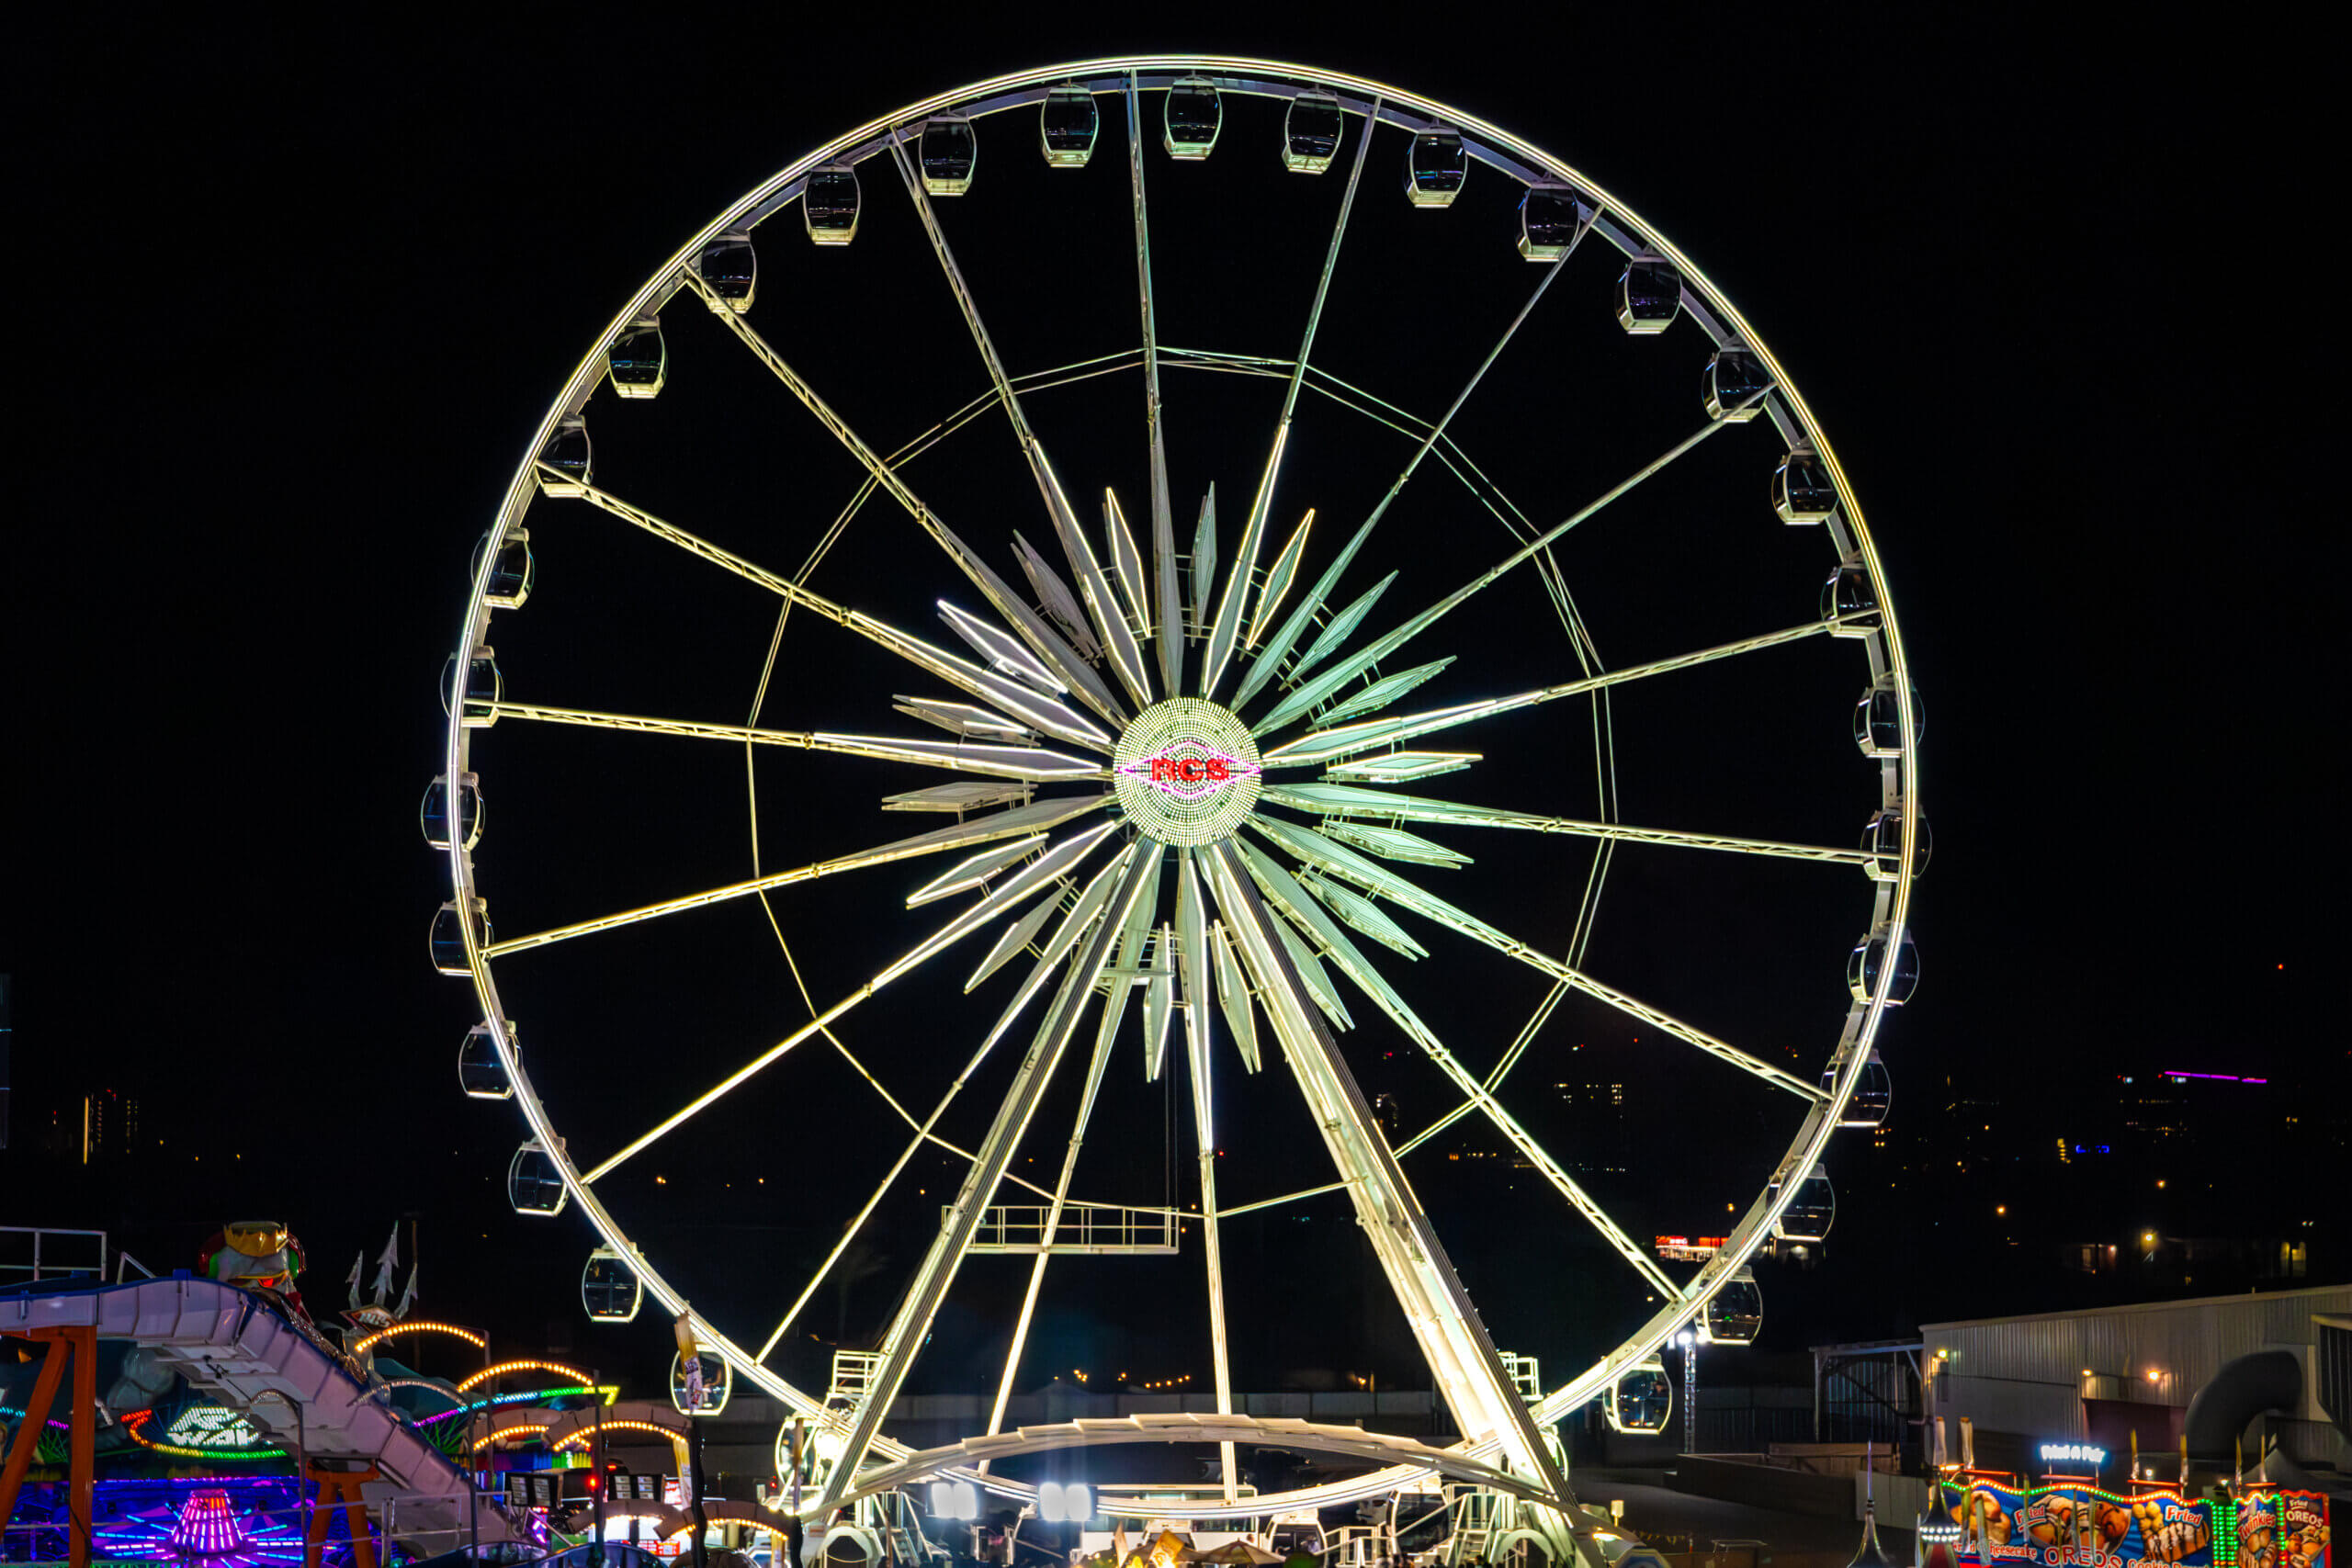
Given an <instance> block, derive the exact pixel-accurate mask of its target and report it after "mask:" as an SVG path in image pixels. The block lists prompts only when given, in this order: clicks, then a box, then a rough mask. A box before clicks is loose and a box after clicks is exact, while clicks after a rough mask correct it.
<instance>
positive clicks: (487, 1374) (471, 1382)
mask: <svg viewBox="0 0 2352 1568" xmlns="http://www.w3.org/2000/svg"><path fill="white" fill-rule="evenodd" d="M509 1372H554V1373H556V1374H557V1375H558V1376H560V1377H567V1378H570V1379H571V1381H572V1382H576V1383H582V1384H587V1383H592V1382H594V1379H592V1378H591V1377H589V1375H588V1374H587V1373H586V1372H583V1371H581V1370H580V1369H579V1368H578V1367H567V1366H565V1365H564V1364H563V1363H562V1362H561V1361H501V1362H499V1363H498V1365H496V1366H494V1367H484V1368H483V1369H482V1370H481V1371H478V1372H476V1373H474V1374H473V1375H472V1376H471V1377H469V1378H468V1379H466V1380H465V1382H461V1383H459V1384H458V1393H471V1392H472V1391H473V1390H475V1389H477V1388H480V1387H481V1385H482V1384H483V1383H486V1382H489V1381H490V1380H491V1379H492V1378H502V1377H504V1376H506V1375H507V1374H508V1373H509Z"/></svg>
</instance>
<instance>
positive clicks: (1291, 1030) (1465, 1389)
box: [1202, 843, 1573, 1506]
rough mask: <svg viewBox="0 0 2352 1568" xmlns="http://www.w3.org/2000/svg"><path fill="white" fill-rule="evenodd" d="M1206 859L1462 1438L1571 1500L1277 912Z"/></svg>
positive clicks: (1227, 849)
mask: <svg viewBox="0 0 2352 1568" xmlns="http://www.w3.org/2000/svg"><path fill="white" fill-rule="evenodd" d="M1202 858H1203V860H1204V862H1205V863H1206V864H1207V866H1208V868H1209V872H1210V880H1211V883H1212V885H1213V886H1215V888H1216V899H1217V906H1218V908H1220V909H1221V910H1223V911H1224V914H1225V916H1226V919H1227V922H1228V923H1229V924H1230V925H1231V927H1232V929H1233V931H1234V933H1235V935H1236V936H1237V937H1238V939H1239V940H1240V942H1241V945H1242V951H1243V953H1244V954H1245V955H1246V956H1247V957H1248V959H1249V961H1250V969H1251V970H1252V971H1253V972H1254V973H1255V975H1256V977H1257V980H1258V995H1259V999H1260V1000H1261V1002H1262V1003H1263V1004H1264V1006H1265V1009H1266V1012H1267V1015H1268V1016H1269V1017H1270V1018H1271V1019H1272V1021H1273V1023H1274V1031H1275V1033H1276V1035H1277V1037H1278V1038H1279V1039H1280V1040H1281V1042H1282V1045H1283V1056H1284V1058H1285V1059H1286V1060H1287V1061H1288V1062H1289V1064H1290V1068H1291V1071H1292V1073H1293V1074H1294V1075H1295V1076H1296V1077H1297V1079H1298V1084H1299V1089H1300V1090H1301V1092H1302V1093H1303V1094H1304V1096H1305V1098H1306V1102H1307V1105H1308V1108H1309V1109H1310V1110H1311V1111H1313V1113H1314V1115H1315V1118H1316V1121H1317V1123H1318V1124H1319V1125H1320V1127H1321V1128H1322V1132H1323V1140H1324V1144H1325V1146H1326V1147H1327V1148H1328V1149H1329V1151H1330V1155H1331V1159H1332V1163H1333V1164H1334V1165H1336V1166H1337V1167H1338V1168H1339V1171H1340V1176H1341V1178H1342V1179H1344V1180H1345V1181H1346V1183H1347V1187H1348V1195H1349V1197H1350V1198H1351V1199H1352V1200H1353V1201H1354V1203H1355V1208H1356V1220H1357V1223H1358V1224H1361V1225H1363V1231H1364V1235H1365V1236H1366V1237H1367V1238H1368V1239H1370V1241H1371V1242H1372V1245H1373V1250H1374V1254H1375V1255H1376V1256H1377V1257H1378V1258H1379V1259H1380V1264H1381V1268H1382V1269H1383V1270H1384V1271H1385V1273H1386V1274H1387V1276H1388V1280H1389V1283H1390V1286H1391V1288H1392V1289H1393V1290H1394V1291H1395V1292H1396V1293H1397V1303H1398V1304H1400V1305H1401V1306H1403V1307H1404V1309H1405V1315H1406V1321H1407V1322H1408V1325H1410V1326H1411V1328H1412V1330H1413V1336H1414V1337H1415V1338H1416V1339H1417V1340H1419V1343H1420V1348H1421V1355H1422V1358H1423V1359H1425V1360H1427V1361H1428V1362H1429V1365H1430V1371H1431V1373H1432V1374H1433V1375H1434V1376H1435V1377H1436V1379H1437V1382H1438V1387H1439V1390H1440V1392H1441V1393H1443V1395H1444V1396H1445V1402H1446V1404H1447V1406H1448V1408H1450V1409H1451V1410H1452V1411H1453V1417H1454V1420H1455V1421H1456V1422H1457V1423H1458V1424H1459V1425H1460V1427H1461V1428H1462V1432H1463V1435H1464V1438H1465V1439H1466V1440H1467V1441H1468V1442H1470V1443H1472V1444H1476V1443H1477V1442H1480V1441H1482V1440H1494V1441H1498V1442H1499V1443H1500V1444H1501V1447H1502V1450H1503V1457H1504V1461H1505V1462H1506V1463H1507V1465H1508V1466H1509V1468H1510V1469H1511V1470H1513V1471H1516V1472H1518V1473H1520V1474H1521V1475H1523V1476H1526V1477H1528V1478H1529V1479H1530V1480H1531V1481H1532V1482H1533V1483H1535V1484H1536V1485H1538V1486H1540V1487H1541V1488H1542V1489H1543V1490H1544V1493H1545V1494H1546V1495H1549V1496H1551V1497H1553V1498H1555V1499H1557V1500H1558V1501H1559V1502H1560V1503H1561V1504H1562V1505H1564V1506H1565V1505H1566V1504H1567V1503H1569V1502H1571V1501H1573V1499H1572V1498H1571V1497H1570V1495H1569V1493H1568V1485H1567V1480H1566V1477H1565V1476H1564V1475H1562V1473H1561V1472H1560V1467H1559V1466H1558V1465H1557V1464H1556V1463H1555V1462H1554V1461H1553V1459H1552V1455H1551V1453H1550V1451H1549V1450H1547V1449H1546V1448H1545V1447H1544V1439H1543V1436H1542V1434H1541V1433H1539V1432H1538V1431H1537V1430H1536V1427H1535V1422H1534V1419H1533V1417H1532V1416H1531V1415H1530V1413H1529V1411H1528V1407H1527V1404H1526V1402H1525V1401H1523V1400H1522V1399H1521V1398H1520V1396H1519V1390H1518V1386H1517V1385H1516V1384H1515V1383H1514V1382H1512V1381H1511V1379H1510V1374H1509V1373H1508V1372H1506V1371H1504V1370H1503V1365H1502V1358H1501V1357H1500V1356H1499V1355H1498V1354H1497V1353H1496V1350H1495V1345H1494V1340H1493V1338H1492V1337H1490V1336H1489V1335H1488V1334H1487V1326H1486V1324H1485V1323H1484V1322H1483V1321H1482V1320H1481V1319H1480V1318H1479V1316H1478V1311H1477V1308H1476V1307H1475V1306H1473V1305H1472V1304H1471V1302H1470V1295H1469V1292H1467V1291H1465V1290H1464V1289H1463V1287H1462V1281H1461V1280H1460V1278H1459V1277H1458V1276H1457V1275H1455V1273H1454V1271H1453V1264H1452V1262H1451V1261H1449V1260H1448V1258H1446V1254H1445V1248H1444V1247H1443V1246H1442V1244H1441V1243H1440V1242H1439V1240H1438V1237H1437V1232H1436V1230H1435V1228H1434V1227H1432V1226H1431V1225H1430V1221H1429V1216H1428V1215H1427V1214H1426V1213H1423V1212H1422V1210H1421V1206H1420V1201H1419V1199H1417V1198H1416V1197H1415V1196H1414V1195H1413V1190H1412V1188H1411V1187H1410V1186H1409V1185H1408V1183H1407V1182H1406V1180H1405V1173H1404V1171H1403V1169H1402V1168H1400V1167H1399V1166H1398V1165H1397V1159H1396V1156H1394V1155H1392V1154H1390V1153H1389V1150H1388V1145H1387V1143H1386V1142H1385V1140H1384V1139H1383V1138H1382V1137H1381V1134H1380V1131H1379V1129H1378V1127H1377V1126H1376V1125H1375V1124H1374V1122H1373V1119H1372V1111H1371V1107H1370V1106H1368V1105H1367V1104H1366V1103H1365V1101H1364V1098H1363V1090H1362V1089H1358V1088H1357V1086H1356V1082H1355V1077H1354V1075H1353V1074H1351V1073H1350V1072H1349V1071H1348V1067H1347V1063H1346V1061H1345V1059H1344V1058H1342V1057H1341V1055H1340V1051H1339V1047H1338V1046H1337V1044H1335V1043H1333V1041H1332V1039H1331V1036H1330V1032H1329V1030H1328V1029H1327V1028H1325V1026H1324V1023H1323V1018H1322V1014H1321V1013H1320V1012H1319V1011H1317V1010H1316V1009H1314V1008H1312V1007H1310V1006H1308V1005H1307V1004H1306V1002H1305V1000H1304V999H1303V998H1304V997H1305V995H1306V993H1305V991H1304V989H1303V988H1302V987H1301V986H1300V984H1299V980H1298V976H1297V974H1296V973H1295V970H1294V969H1293V968H1292V966H1291V963H1290V955H1289V953H1288V952H1287V951H1286V950H1285V949H1284V948H1283V946H1282V944H1281V943H1280V942H1278V941H1277V940H1275V938H1274V937H1273V934H1272V928H1271V926H1270V924H1269V922H1270V921H1271V920H1272V919H1273V917H1272V916H1271V915H1270V914H1268V912H1267V910H1266V907H1265V905H1264V903H1263V902H1261V900H1260V898H1259V897H1258V892H1257V889H1256V887H1255V886H1252V885H1251V883H1250V877H1249V875H1248V874H1247V873H1246V872H1245V871H1244V870H1243V868H1242V865H1241V863H1240V856H1239V855H1238V853H1237V852H1236V851H1235V849H1234V847H1233V845H1232V844H1230V843H1218V844H1213V845H1211V846H1209V847H1208V848H1207V849H1206V850H1205V851H1204V852H1203V854H1202Z"/></svg>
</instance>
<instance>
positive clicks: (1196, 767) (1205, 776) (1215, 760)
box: [1151, 757, 1233, 784]
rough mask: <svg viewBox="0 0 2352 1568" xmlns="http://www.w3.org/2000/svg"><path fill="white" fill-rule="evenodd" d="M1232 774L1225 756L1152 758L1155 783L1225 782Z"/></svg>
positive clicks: (1152, 774) (1152, 773) (1153, 780)
mask: <svg viewBox="0 0 2352 1568" xmlns="http://www.w3.org/2000/svg"><path fill="white" fill-rule="evenodd" d="M1232 776H1233V769H1232V767H1231V765H1230V764H1228V763H1227V761H1226V760H1225V759H1224V758H1223V757H1208V758H1201V757H1154V758H1153V759H1152V760H1151V782H1152V783H1154V784H1163V783H1174V784H1223V783H1225V782H1226V781H1227V780H1228V779H1230V778H1232Z"/></svg>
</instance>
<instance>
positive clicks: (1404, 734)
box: [1260, 620, 1839, 768]
mask: <svg viewBox="0 0 2352 1568" xmlns="http://www.w3.org/2000/svg"><path fill="white" fill-rule="evenodd" d="M1838 625H1839V623H1838V622H1837V621H1834V620H1830V621H1818V620H1815V621H1805V622H1802V623H1800V624H1799V625H1796V626H1784V627H1782V628H1781V630H1779V631H1775V632H1765V633H1763V634H1762V635H1760V636H1758V637H1742V638H1741V639H1740V640H1739V641H1737V642H1726V643H1720V644H1718V645H1716V646H1715V647H1713V648H1702V649H1696V650H1694V651H1692V652H1690V653H1679V654H1676V655H1674V656H1673V657H1672V658H1669V659H1657V660H1651V661H1650V662H1648V663H1646V664H1629V665H1627V666H1626V667H1625V668H1624V669H1623V670H1611V671H1604V672H1602V673H1601V674H1599V675H1588V676H1586V677H1584V678H1583V679H1581V680H1576V681H1563V682H1560V683H1559V684H1558V685H1555V686H1538V687H1537V688H1535V689H1534V690H1533V691H1532V692H1518V693H1514V694H1512V695H1510V696H1508V697H1489V698H1487V700H1485V701H1483V702H1476V703H1458V704H1456V705H1453V706H1452V707H1445V708H1435V709H1432V710H1430V711H1429V712H1427V713H1418V714H1403V715H1399V716H1394V717H1389V718H1368V719H1361V720H1358V721H1357V722H1355V723H1353V724H1343V725H1340V726H1337V727H1335V728H1330V729H1311V730H1308V731H1307V732H1306V734H1304V735H1302V736H1300V737H1298V738H1297V739H1295V740H1291V741H1286V742H1284V743H1283V745H1280V746H1277V747H1274V748H1273V749H1272V750H1269V751H1267V752H1266V753H1265V755H1264V757H1263V758H1262V759H1261V760H1262V761H1263V762H1264V764H1265V766H1267V767H1268V768H1304V767H1313V766H1318V765H1320V764H1323V763H1327V762H1333V761H1340V760H1341V759H1343V758H1347V757H1352V756H1354V755H1356V754H1357V753H1358V752H1361V751H1369V750H1374V748H1376V747H1382V746H1393V745H1396V744H1397V743H1398V742H1400V741H1405V740H1410V739H1416V738H1418V737H1419V736H1423V735H1432V734H1435V733H1436V732H1438V731H1439V730H1442V729H1452V728H1456V727H1457V726H1460V725H1464V724H1472V723H1476V721H1477V720H1479V719H1482V718H1493V717H1495V716H1497V715H1498V714H1506V713H1516V712H1518V711H1519V710H1520V709H1521V708H1531V707H1535V706H1538V705H1542V704H1544V703H1552V702H1557V701H1559V700H1560V699H1561V698H1563V697H1580V696H1584V695H1586V694H1589V693H1593V692H1600V691H1605V690H1607V689H1608V688H1610V687H1611V686H1622V685H1624V684H1626V683H1627V682H1633V681H1642V680H1647V679H1648V678H1650V677H1651V676H1653V675H1668V674H1672V673H1673V672H1674V671H1678V670H1690V669H1693V668H1695V667H1697V666H1699V665H1702V664H1713V663H1715V662H1718V661H1719V660H1726V659H1737V658H1739V657H1741V656H1742V655H1744V654H1749V653H1758V652H1761V651H1762V650H1763V649H1768V648H1779V647H1781V646H1782V645H1783V644H1786V643H1792V642H1803V641H1804V640H1805V639H1806V638H1808V637H1823V636H1826V635H1828V634H1830V633H1833V632H1835V631H1836V630H1837V629H1838ZM1260 728H1261V732H1262V730H1263V729H1265V728H1271V727H1270V726H1261V727H1260Z"/></svg>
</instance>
